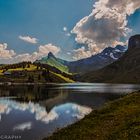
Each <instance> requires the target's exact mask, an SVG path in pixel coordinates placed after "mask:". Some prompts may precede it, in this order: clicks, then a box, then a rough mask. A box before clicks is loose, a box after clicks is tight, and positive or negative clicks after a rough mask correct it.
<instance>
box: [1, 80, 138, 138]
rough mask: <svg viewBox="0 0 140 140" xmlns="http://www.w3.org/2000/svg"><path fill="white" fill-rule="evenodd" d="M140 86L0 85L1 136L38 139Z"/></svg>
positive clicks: (78, 84) (77, 84)
mask: <svg viewBox="0 0 140 140" xmlns="http://www.w3.org/2000/svg"><path fill="white" fill-rule="evenodd" d="M135 90H140V85H120V84H116V85H114V84H88V83H87V84H86V83H85V84H82V83H76V84H59V85H57V86H55V87H48V86H47V85H46V86H0V135H16V136H21V140H41V139H42V138H44V137H47V136H48V135H50V134H52V133H53V132H54V131H56V130H57V129H59V128H63V127H65V126H67V125H69V124H72V123H74V122H76V121H78V120H80V119H82V118H84V117H85V115H87V114H89V113H90V112H91V111H92V110H94V109H97V108H99V107H101V106H103V105H104V104H105V103H106V102H108V101H111V100H114V99H117V98H119V97H121V96H123V95H125V94H126V93H130V92H132V91H135Z"/></svg>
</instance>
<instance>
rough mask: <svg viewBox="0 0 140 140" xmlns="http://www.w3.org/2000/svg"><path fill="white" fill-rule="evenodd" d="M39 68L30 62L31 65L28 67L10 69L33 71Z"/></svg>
mask: <svg viewBox="0 0 140 140" xmlns="http://www.w3.org/2000/svg"><path fill="white" fill-rule="evenodd" d="M36 69H37V66H35V65H33V64H30V67H29V68H28V67H26V68H22V67H21V68H16V69H8V71H23V70H27V71H33V70H36Z"/></svg>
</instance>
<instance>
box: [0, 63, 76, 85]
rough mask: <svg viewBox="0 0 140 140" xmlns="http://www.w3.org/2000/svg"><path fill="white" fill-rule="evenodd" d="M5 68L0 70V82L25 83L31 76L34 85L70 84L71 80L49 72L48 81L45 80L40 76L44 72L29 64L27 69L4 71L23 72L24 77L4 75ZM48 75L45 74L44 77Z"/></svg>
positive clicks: (19, 68)
mask: <svg viewBox="0 0 140 140" xmlns="http://www.w3.org/2000/svg"><path fill="white" fill-rule="evenodd" d="M4 70H5V68H4V67H3V69H0V82H14V83H26V82H27V81H28V78H29V76H32V77H33V79H34V83H46V82H48V83H72V82H74V81H73V80H71V79H69V78H68V77H65V76H63V75H61V74H57V73H55V72H53V71H50V72H49V79H48V80H45V78H44V77H43V76H42V70H45V68H43V69H42V70H40V68H39V69H38V68H37V66H36V65H33V64H30V65H29V67H24V68H23V67H18V68H9V69H7V70H6V71H7V72H18V71H20V72H21V71H23V72H24V74H25V75H24V76H12V74H11V75H9V76H8V75H4V73H3V71H4ZM47 76H48V75H47V74H46V76H45V77H47Z"/></svg>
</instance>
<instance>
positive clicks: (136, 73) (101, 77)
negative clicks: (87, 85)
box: [80, 35, 140, 83]
mask: <svg viewBox="0 0 140 140" xmlns="http://www.w3.org/2000/svg"><path fill="white" fill-rule="evenodd" d="M139 63H140V35H135V36H132V37H130V39H129V44H128V50H127V51H126V52H125V54H124V55H123V56H122V57H121V58H120V59H118V60H117V61H115V62H114V63H112V64H110V65H108V66H106V67H104V68H102V69H100V70H97V71H91V72H90V73H86V74H84V75H82V76H81V79H80V80H81V81H84V82H108V83H140V64H139Z"/></svg>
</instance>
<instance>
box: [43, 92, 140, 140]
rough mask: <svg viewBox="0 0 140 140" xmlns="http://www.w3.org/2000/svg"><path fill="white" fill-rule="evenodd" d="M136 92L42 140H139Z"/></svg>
mask: <svg viewBox="0 0 140 140" xmlns="http://www.w3.org/2000/svg"><path fill="white" fill-rule="evenodd" d="M139 139H140V92H136V93H133V94H130V95H127V96H125V97H122V98H121V99H119V100H116V101H113V102H110V103H108V104H106V105H105V107H104V108H102V109H100V110H95V111H93V112H92V113H91V114H90V115H88V116H87V117H85V118H84V119H83V120H81V121H79V122H77V123H76V124H73V125H71V126H69V127H67V128H64V129H62V130H60V131H58V132H57V133H55V134H54V135H52V136H51V137H49V138H47V139H44V140H139Z"/></svg>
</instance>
